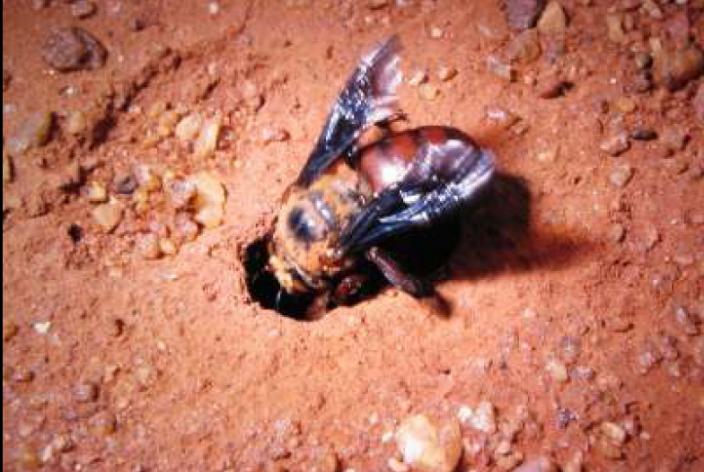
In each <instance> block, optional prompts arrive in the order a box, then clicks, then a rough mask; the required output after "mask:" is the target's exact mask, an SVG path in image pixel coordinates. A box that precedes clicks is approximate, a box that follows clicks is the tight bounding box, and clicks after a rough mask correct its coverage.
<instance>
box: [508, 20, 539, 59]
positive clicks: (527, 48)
mask: <svg viewBox="0 0 704 472" xmlns="http://www.w3.org/2000/svg"><path fill="white" fill-rule="evenodd" d="M540 53H541V49H540V40H539V38H538V31H537V30H536V29H534V28H531V29H527V30H525V31H522V32H521V33H519V34H518V35H516V37H515V38H513V39H512V40H511V42H510V43H509V44H508V46H507V47H506V57H507V58H508V59H509V60H510V61H512V62H514V61H516V62H518V63H520V64H530V63H531V62H534V61H536V60H537V59H538V58H539V57H540Z"/></svg>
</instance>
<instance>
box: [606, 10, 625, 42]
mask: <svg viewBox="0 0 704 472" xmlns="http://www.w3.org/2000/svg"><path fill="white" fill-rule="evenodd" d="M606 29H607V34H608V37H609V40H610V41H611V42H613V43H618V44H620V43H623V42H624V41H625V40H626V33H624V31H623V15H622V14H621V13H610V14H607V15H606Z"/></svg>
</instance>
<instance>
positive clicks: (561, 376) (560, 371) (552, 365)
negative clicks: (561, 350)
mask: <svg viewBox="0 0 704 472" xmlns="http://www.w3.org/2000/svg"><path fill="white" fill-rule="evenodd" d="M545 370H546V371H547V372H548V374H550V377H552V379H553V380H554V381H555V382H559V383H565V382H568V381H569V379H570V376H569V375H568V374H567V366H565V364H563V363H562V362H560V361H558V360H557V359H550V360H548V361H547V362H546V363H545Z"/></svg>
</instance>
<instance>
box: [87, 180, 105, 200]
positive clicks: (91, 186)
mask: <svg viewBox="0 0 704 472" xmlns="http://www.w3.org/2000/svg"><path fill="white" fill-rule="evenodd" d="M85 195H86V199H88V201H89V202H90V203H105V202H107V201H108V189H107V188H106V187H105V185H103V184H102V183H101V182H97V181H95V180H93V181H91V182H88V185H86V190H85Z"/></svg>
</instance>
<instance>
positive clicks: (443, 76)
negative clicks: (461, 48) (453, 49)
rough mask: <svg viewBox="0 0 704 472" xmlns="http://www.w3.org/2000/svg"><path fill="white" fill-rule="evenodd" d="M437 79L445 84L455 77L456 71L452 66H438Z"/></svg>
mask: <svg viewBox="0 0 704 472" xmlns="http://www.w3.org/2000/svg"><path fill="white" fill-rule="evenodd" d="M437 74H438V79H440V80H442V81H443V82H447V81H449V80H452V79H454V78H455V76H457V69H456V68H454V67H452V66H445V65H443V66H440V67H438V71H437Z"/></svg>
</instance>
